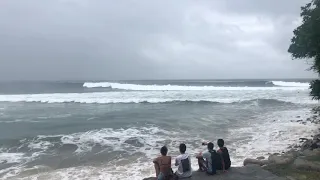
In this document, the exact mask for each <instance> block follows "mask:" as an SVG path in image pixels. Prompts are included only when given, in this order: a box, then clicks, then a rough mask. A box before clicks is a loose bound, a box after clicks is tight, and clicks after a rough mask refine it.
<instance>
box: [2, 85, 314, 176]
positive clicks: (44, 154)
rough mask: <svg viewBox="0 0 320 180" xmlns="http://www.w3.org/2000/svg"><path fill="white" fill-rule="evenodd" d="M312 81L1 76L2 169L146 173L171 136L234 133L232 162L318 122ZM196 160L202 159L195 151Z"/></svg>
mask: <svg viewBox="0 0 320 180" xmlns="http://www.w3.org/2000/svg"><path fill="white" fill-rule="evenodd" d="M308 86H309V85H308V81H306V80H291V81H290V80H282V81H271V80H220V81H218V80H189V81H188V80H183V81H177V80H176V81H126V82H125V81H121V82H15V83H0V178H2V179H36V178H38V179H99V178H100V179H142V177H146V176H150V175H152V174H153V173H154V172H153V165H152V163H151V160H152V159H153V158H154V157H155V156H157V155H158V154H159V148H160V147H161V146H162V145H167V146H168V147H169V151H170V152H169V153H170V155H173V156H175V155H177V154H178V145H179V144H180V143H181V142H184V143H186V144H187V148H188V152H189V153H191V154H192V155H195V154H196V153H198V152H199V151H202V150H204V147H202V146H201V141H202V140H212V141H216V140H217V139H218V138H224V139H225V141H226V145H227V146H228V148H229V149H230V153H231V156H232V161H233V162H234V164H235V165H241V163H242V161H243V159H244V158H245V157H256V156H261V155H267V153H269V152H281V151H283V150H285V149H286V147H287V146H288V144H292V143H297V140H298V138H299V137H308V136H310V135H311V134H312V132H313V131H314V130H316V129H317V127H316V126H315V125H313V124H307V125H301V124H299V123H295V122H291V121H292V120H299V119H304V118H307V117H309V116H310V109H311V108H312V107H313V106H315V105H317V103H318V102H316V101H312V100H311V99H310V97H309V96H308V93H309V90H308ZM192 165H193V167H194V168H196V167H197V165H196V160H195V158H194V159H193V164H192Z"/></svg>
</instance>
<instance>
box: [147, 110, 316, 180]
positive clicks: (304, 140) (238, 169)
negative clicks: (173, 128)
mask: <svg viewBox="0 0 320 180" xmlns="http://www.w3.org/2000/svg"><path fill="white" fill-rule="evenodd" d="M310 111H311V112H312V113H311V116H310V117H308V118H306V119H303V120H302V119H300V118H301V116H297V117H296V118H298V120H291V122H298V123H299V124H303V125H306V124H307V123H312V124H314V125H315V126H318V129H317V132H316V133H313V135H311V137H300V138H299V139H298V143H295V144H291V145H289V146H288V147H287V148H286V149H284V150H283V151H282V152H281V153H268V154H267V155H265V156H268V157H267V158H266V157H265V156H260V157H256V158H255V159H253V158H246V159H245V160H244V161H243V165H242V166H232V167H231V169H230V170H229V171H228V173H226V174H223V173H221V172H218V173H217V175H215V176H219V179H220V180H251V179H252V180H260V179H261V180H262V179H266V178H268V179H270V180H318V177H320V107H314V108H312V109H311V110H310ZM191 179H193V180H202V179H203V180H206V179H212V177H211V176H208V175H206V174H205V173H199V172H196V171H194V172H193V176H192V178H191ZM143 180H156V178H155V177H148V178H144V179H143Z"/></svg>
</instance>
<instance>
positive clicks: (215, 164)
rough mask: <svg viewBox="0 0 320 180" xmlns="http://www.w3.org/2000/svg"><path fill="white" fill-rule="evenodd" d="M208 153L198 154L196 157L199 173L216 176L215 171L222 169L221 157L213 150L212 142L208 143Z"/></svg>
mask: <svg viewBox="0 0 320 180" xmlns="http://www.w3.org/2000/svg"><path fill="white" fill-rule="evenodd" d="M207 147H208V151H206V152H204V153H200V154H199V155H198V156H197V159H198V165H199V171H205V172H207V173H208V174H211V175H213V174H216V171H217V169H223V165H222V164H223V163H222V161H223V160H222V157H221V155H220V154H218V153H217V152H216V151H215V150H214V149H213V147H214V145H213V143H212V142H209V143H208V145H207Z"/></svg>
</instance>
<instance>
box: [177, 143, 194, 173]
mask: <svg viewBox="0 0 320 180" xmlns="http://www.w3.org/2000/svg"><path fill="white" fill-rule="evenodd" d="M179 150H180V153H181V154H180V155H179V156H178V157H177V158H176V163H175V165H176V166H178V170H177V171H176V173H175V174H176V176H177V177H178V178H188V177H191V176H192V169H191V159H190V156H189V154H188V153H186V150H187V146H186V145H185V144H180V146H179Z"/></svg>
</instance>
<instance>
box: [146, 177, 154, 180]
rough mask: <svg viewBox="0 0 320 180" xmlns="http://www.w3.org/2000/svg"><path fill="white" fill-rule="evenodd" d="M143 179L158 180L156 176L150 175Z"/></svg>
mask: <svg viewBox="0 0 320 180" xmlns="http://www.w3.org/2000/svg"><path fill="white" fill-rule="evenodd" d="M143 180H157V178H156V177H148V178H144V179H143Z"/></svg>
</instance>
